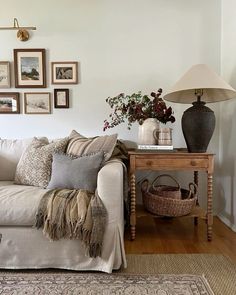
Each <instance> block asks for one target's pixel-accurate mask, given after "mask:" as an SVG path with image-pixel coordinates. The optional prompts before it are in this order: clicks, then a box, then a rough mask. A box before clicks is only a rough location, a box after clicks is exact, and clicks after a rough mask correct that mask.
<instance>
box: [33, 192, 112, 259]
mask: <svg viewBox="0 0 236 295" xmlns="http://www.w3.org/2000/svg"><path fill="white" fill-rule="evenodd" d="M106 217H107V212H106V209H105V207H104V205H103V203H102V201H101V199H100V198H99V196H98V194H97V191H96V192H95V193H91V192H89V191H86V190H71V189H53V190H49V191H47V192H46V193H45V194H44V196H43V197H42V199H41V201H40V203H39V207H38V211H37V214H36V220H35V227H36V228H37V229H39V228H43V233H44V235H45V236H47V237H48V238H49V239H50V240H53V241H55V240H59V239H62V238H69V239H80V240H81V241H82V242H83V243H84V244H85V247H86V253H87V255H88V256H90V257H97V256H101V252H102V243H103V236H104V231H105V225H106Z"/></svg>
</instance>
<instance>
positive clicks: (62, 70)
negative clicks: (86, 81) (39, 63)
mask: <svg viewBox="0 0 236 295" xmlns="http://www.w3.org/2000/svg"><path fill="white" fill-rule="evenodd" d="M51 65H52V67H51V73H52V84H77V83H78V62H76V61H64V62H52V63H51Z"/></svg>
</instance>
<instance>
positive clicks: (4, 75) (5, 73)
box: [0, 61, 11, 88]
mask: <svg viewBox="0 0 236 295" xmlns="http://www.w3.org/2000/svg"><path fill="white" fill-rule="evenodd" d="M10 87H11V76H10V62H9V61H0V88H10Z"/></svg>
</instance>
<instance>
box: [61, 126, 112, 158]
mask: <svg viewBox="0 0 236 295" xmlns="http://www.w3.org/2000/svg"><path fill="white" fill-rule="evenodd" d="M116 140H117V134H112V135H104V136H96V137H90V138H87V137H84V136H83V135H81V134H79V133H78V132H76V131H75V130H73V131H72V132H71V134H70V136H69V143H68V146H67V148H66V153H67V154H69V155H73V156H83V155H88V154H92V153H97V152H100V151H103V152H104V161H108V160H109V159H110V157H111V155H112V152H113V150H114V147H115V145H116Z"/></svg>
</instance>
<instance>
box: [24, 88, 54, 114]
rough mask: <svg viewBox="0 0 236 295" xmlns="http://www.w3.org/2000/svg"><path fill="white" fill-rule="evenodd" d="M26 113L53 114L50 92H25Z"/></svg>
mask: <svg viewBox="0 0 236 295" xmlns="http://www.w3.org/2000/svg"><path fill="white" fill-rule="evenodd" d="M24 110H25V114H51V94H50V93H49V92H26V93H25V94H24Z"/></svg>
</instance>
